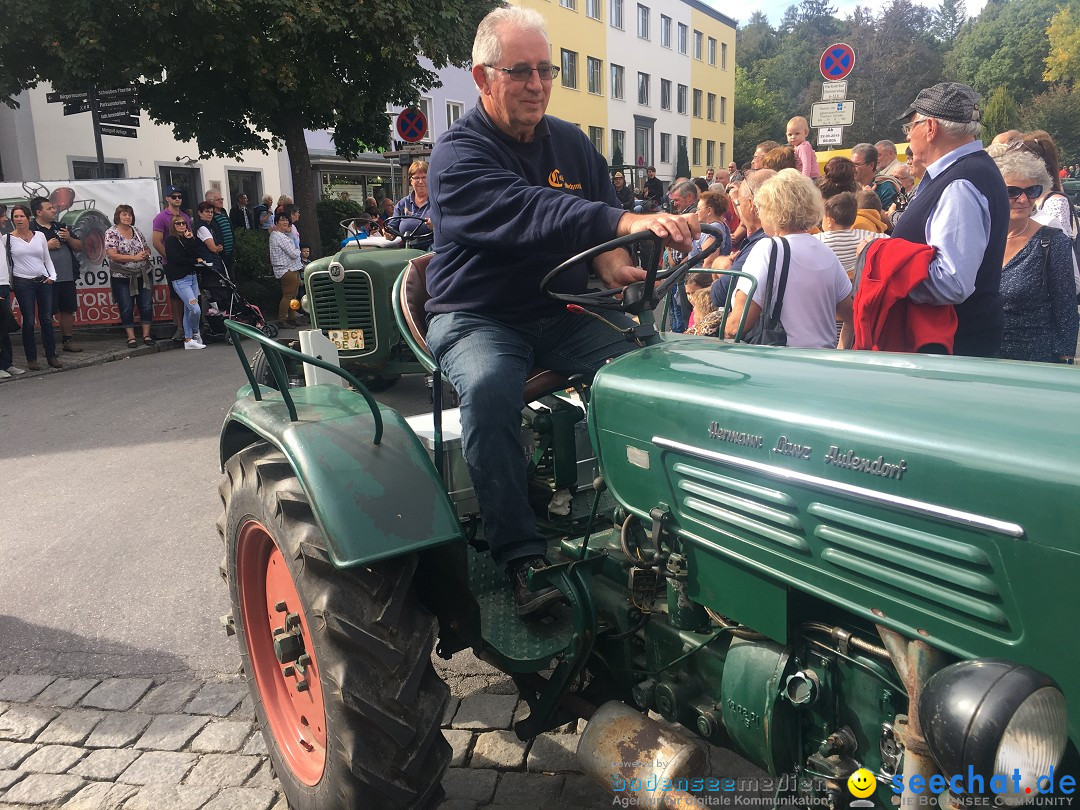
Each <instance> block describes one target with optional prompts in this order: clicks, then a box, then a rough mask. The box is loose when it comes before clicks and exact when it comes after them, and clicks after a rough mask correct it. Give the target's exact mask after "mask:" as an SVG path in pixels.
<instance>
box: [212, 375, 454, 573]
mask: <svg viewBox="0 0 1080 810" xmlns="http://www.w3.org/2000/svg"><path fill="white" fill-rule="evenodd" d="M261 393H262V399H261V400H256V399H255V398H254V397H253V396H251V395H250V394H251V388H250V387H245V388H242V389H241V390H240V392H239V395H238V397H237V400H236V402H235V403H234V404H233V406H232V408H231V409H230V411H229V413H228V414H227V415H226V417H225V423H224V425H223V426H222V429H221V438H220V463H221V468H222V470H224V468H225V462H226V461H227V460H228V459H229V458H230V457H231V456H233V455H235V454H236V453H237V452H239V451H240V450H242V449H243V448H245V447H248V446H250V445H251V444H254V443H255V442H257V441H259V440H265V441H267V442H270V443H271V444H273V445H274V446H275V447H277V448H278V449H279V450H281V452H282V453H284V455H285V458H286V459H288V462H289V464H290V465H291V466H292V469H293V471H294V472H295V473H296V478H297V480H298V481H299V482H300V486H301V487H303V490H304V493H305V494H306V495H307V498H308V501H309V503H310V504H311V510H312V512H313V514H314V515H315V520H316V521H317V522H318V524H319V527H320V528H321V529H322V531H323V535H324V536H325V537H326V544H327V550H328V551H329V553H330V558H331V560H332V561H333V563H334V565H336V566H337V567H339V568H349V567H353V566H357V565H367V564H370V563H373V562H376V561H378V560H383V559H386V558H388V557H397V556H401V555H404V554H409V553H412V552H416V551H420V550H423V549H427V548H432V547H434V546H438V545H442V544H445V543H451V542H454V541H457V540H463V539H464V536H463V534H462V531H461V524H460V523H459V521H458V518H457V513H456V511H455V509H454V507H453V504H452V503H451V502H450V499H449V497H448V496H447V494H446V488H445V487H444V486H443V484H442V480H441V478H440V477H439V475H438V473H437V472H436V471H435V467H434V466H433V465H432V463H431V460H430V458H429V457H428V453H427V450H426V449H425V448H424V446H423V445H422V444H421V443H420V441H419V439H417V438H416V434H415V433H413V431H412V429H411V428H410V427H409V426H408V424H407V423H406V422H405V420H404V419H403V418H402V417H401V415H400V414H399V413H398V412H397V411H395V410H393V409H392V408H387V407H384V406H379V412H380V415H381V416H382V421H383V435H382V440H381V442H380V443H379V444H374V442H373V437H374V434H375V420H374V418H373V417H372V414H371V411H370V410H369V408H368V406H367V404H366V402H365V401H364V398H363V397H361V396H358V395H357V394H354V393H352V392H350V391H347V390H346V389H344V388H342V387H340V386H337V385H316V386H310V387H304V388H293V389H290V394H291V395H292V398H293V401H294V403H295V404H296V410H297V417H298V418H297V420H296V421H290V419H289V413H288V410H287V409H286V406H285V403H284V401H283V400H282V398H281V395H280V394H279V393H278V392H277V391H274V390H272V389H270V388H262V389H261Z"/></svg>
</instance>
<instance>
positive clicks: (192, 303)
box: [171, 273, 202, 340]
mask: <svg viewBox="0 0 1080 810" xmlns="http://www.w3.org/2000/svg"><path fill="white" fill-rule="evenodd" d="M171 283H172V288H173V290H174V291H175V292H176V294H177V295H179V296H180V300H181V301H183V302H184V339H185V340H186V339H188V338H190V337H192V336H193V335H194V334H195V333H196V332H198V331H199V318H200V316H201V315H202V310H201V309H199V282H198V280H197V279H196V278H195V274H194V273H192V274H191V275H190V276H184V277H183V278H182V279H180V280H179V281H173V282H171Z"/></svg>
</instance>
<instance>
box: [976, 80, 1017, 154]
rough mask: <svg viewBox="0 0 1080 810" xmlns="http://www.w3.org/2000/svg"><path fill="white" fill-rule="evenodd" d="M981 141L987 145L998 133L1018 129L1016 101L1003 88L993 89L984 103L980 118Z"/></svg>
mask: <svg viewBox="0 0 1080 810" xmlns="http://www.w3.org/2000/svg"><path fill="white" fill-rule="evenodd" d="M982 125H983V126H982V140H983V143H984V144H989V143H990V141H992V140H993V139H994V136H995V135H997V134H998V133H999V132H1005V131H1006V130H1008V129H1019V128H1020V111H1019V110H1018V109H1017V108H1016V100H1015V99H1014V98H1013V96H1012V93H1010V92H1009V91H1008V90H1007V89H1005V88H1004V87H998V88H995V90H994V92H993V93H992V94H991V95H990V100H989V101H987V102H986V106H985V108H984V109H983V117H982Z"/></svg>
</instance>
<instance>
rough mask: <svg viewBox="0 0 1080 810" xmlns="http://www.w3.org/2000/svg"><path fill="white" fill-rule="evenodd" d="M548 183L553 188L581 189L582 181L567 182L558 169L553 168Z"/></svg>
mask: <svg viewBox="0 0 1080 810" xmlns="http://www.w3.org/2000/svg"><path fill="white" fill-rule="evenodd" d="M548 185H549V186H551V187H552V188H565V189H567V190H568V191H581V183H567V182H566V178H565V177H563V176H562V172H560V171H559V170H558V169H552V170H551V174H549V175H548Z"/></svg>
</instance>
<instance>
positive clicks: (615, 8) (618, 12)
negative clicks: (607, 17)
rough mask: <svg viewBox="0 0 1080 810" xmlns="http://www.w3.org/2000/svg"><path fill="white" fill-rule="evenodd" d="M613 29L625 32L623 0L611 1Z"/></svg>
mask: <svg viewBox="0 0 1080 810" xmlns="http://www.w3.org/2000/svg"><path fill="white" fill-rule="evenodd" d="M611 27H612V28H618V29H619V30H624V29H625V28H626V26H625V25H623V0H611Z"/></svg>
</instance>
